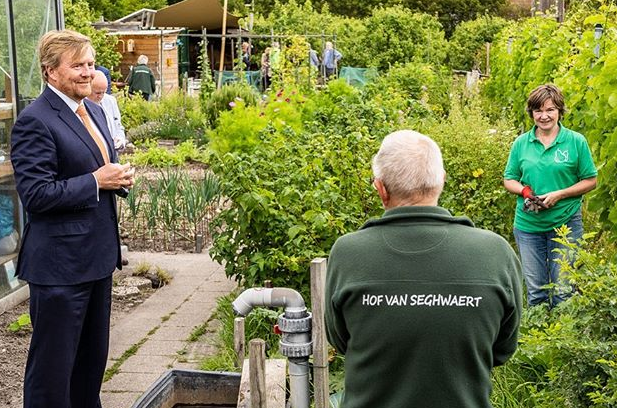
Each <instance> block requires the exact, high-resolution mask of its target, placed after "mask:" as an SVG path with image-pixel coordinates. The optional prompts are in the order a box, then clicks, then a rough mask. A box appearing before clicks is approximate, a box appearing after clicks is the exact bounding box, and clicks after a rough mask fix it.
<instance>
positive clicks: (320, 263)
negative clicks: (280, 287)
mask: <svg viewBox="0 0 617 408" xmlns="http://www.w3.org/2000/svg"><path fill="white" fill-rule="evenodd" d="M326 268H327V260H326V259H325V258H315V259H313V261H312V262H311V305H312V313H313V322H312V325H313V380H314V395H315V408H328V406H329V405H328V404H329V402H328V400H329V398H330V391H329V385H328V342H327V341H326V325H325V320H324V305H325V289H326Z"/></svg>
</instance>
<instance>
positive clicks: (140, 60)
mask: <svg viewBox="0 0 617 408" xmlns="http://www.w3.org/2000/svg"><path fill="white" fill-rule="evenodd" d="M137 63H138V64H147V63H148V57H147V56H146V55H143V54H141V55H140V56H139V57H137Z"/></svg>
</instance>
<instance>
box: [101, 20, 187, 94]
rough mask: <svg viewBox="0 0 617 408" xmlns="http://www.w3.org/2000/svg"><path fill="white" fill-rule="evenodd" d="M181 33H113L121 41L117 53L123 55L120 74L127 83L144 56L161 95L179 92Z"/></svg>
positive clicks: (132, 31)
mask: <svg viewBox="0 0 617 408" xmlns="http://www.w3.org/2000/svg"><path fill="white" fill-rule="evenodd" d="M180 32H181V30H177V29H174V30H160V29H149V30H127V31H122V30H119V31H112V32H109V33H108V35H113V36H116V37H118V44H117V45H116V50H117V51H118V52H119V53H121V54H122V61H121V62H120V66H119V70H120V72H121V74H122V78H123V80H124V81H125V82H126V79H127V78H128V76H129V73H130V71H131V68H132V67H133V66H135V65H137V58H138V57H139V56H140V55H142V54H143V55H145V56H147V57H148V67H150V69H151V70H152V72H153V73H154V77H155V78H156V81H157V88H158V89H160V94H161V95H166V94H168V93H170V92H173V91H175V90H177V89H178V49H177V41H178V34H179V33H180Z"/></svg>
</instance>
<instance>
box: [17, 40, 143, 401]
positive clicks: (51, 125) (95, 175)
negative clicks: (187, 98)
mask: <svg viewBox="0 0 617 408" xmlns="http://www.w3.org/2000/svg"><path fill="white" fill-rule="evenodd" d="M38 55H39V60H40V67H41V74H42V78H43V80H44V81H45V82H46V84H47V86H46V88H45V89H44V90H43V93H42V94H41V95H40V96H39V97H38V98H37V99H36V100H35V101H34V102H32V103H31V104H30V105H28V106H27V107H26V108H25V109H24V110H23V111H22V112H21V113H20V114H19V116H18V118H17V120H16V122H15V125H14V126H13V129H12V133H11V163H12V165H13V169H14V174H15V184H16V189H17V192H18V194H19V198H20V199H21V203H22V205H23V208H24V210H25V212H26V219H27V222H26V225H25V228H24V233H23V240H22V245H21V250H20V253H19V259H18V262H17V267H16V274H17V275H18V276H19V278H20V279H22V280H25V281H26V282H28V284H29V288H30V317H31V319H32V339H31V341H30V350H29V352H28V361H27V363H26V373H25V380H24V408H39V407H58V408H60V407H63V408H66V407H75V408H76V407H79V408H100V407H101V402H100V398H99V392H100V389H101V383H102V380H103V374H104V372H105V365H106V363H107V353H108V347H109V317H110V313H111V287H112V283H113V282H112V274H113V271H114V270H115V268H119V269H121V268H122V265H121V254H120V236H119V232H118V221H117V219H118V216H117V213H116V199H115V195H116V194H123V193H121V192H120V190H123V189H124V190H126V189H128V188H130V187H131V186H132V185H133V178H134V169H131V167H130V164H128V163H127V164H124V165H121V164H118V163H117V155H116V152H115V150H114V149H113V141H112V139H111V136H110V134H109V131H108V129H107V123H106V121H105V114H104V112H103V109H102V108H101V107H100V106H98V105H96V104H95V103H92V102H91V101H90V100H88V99H87V98H86V97H87V96H88V95H90V94H91V93H92V86H91V82H92V78H93V77H94V73H95V69H94V56H95V55H94V48H93V47H92V43H91V41H90V39H89V38H88V37H86V36H84V35H82V34H80V33H77V32H75V31H71V30H61V31H55V30H54V31H50V32H48V33H46V34H45V35H43V36H42V37H41V39H40V40H39V45H38Z"/></svg>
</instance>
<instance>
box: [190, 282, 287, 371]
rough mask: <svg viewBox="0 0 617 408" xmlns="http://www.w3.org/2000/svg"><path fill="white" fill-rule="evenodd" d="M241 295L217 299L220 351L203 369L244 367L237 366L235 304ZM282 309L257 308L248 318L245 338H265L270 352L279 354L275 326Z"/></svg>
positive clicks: (217, 342) (203, 364)
mask: <svg viewBox="0 0 617 408" xmlns="http://www.w3.org/2000/svg"><path fill="white" fill-rule="evenodd" d="M236 296H237V294H235V293H232V294H229V295H226V296H223V297H220V298H219V299H218V300H217V307H216V311H215V312H214V318H215V319H217V320H219V321H220V322H221V328H220V329H219V330H218V338H217V339H216V345H217V346H218V348H217V349H218V352H217V354H216V355H214V356H211V357H207V358H206V359H204V361H202V362H201V364H200V368H201V369H202V370H217V371H218V370H223V371H238V370H241V368H238V367H236V366H235V363H236V361H237V359H236V355H235V352H234V319H235V317H236V316H235V315H234V313H233V308H232V307H231V303H232V302H233V300H234V299H235V297H236ZM281 313H282V311H276V310H272V309H265V308H255V309H253V311H251V313H249V314H248V316H246V317H245V320H244V331H245V340H246V342H247V343H248V342H249V341H250V340H252V339H257V338H259V339H263V340H264V341H265V342H266V350H267V352H268V354H271V355H275V354H277V353H278V349H279V345H278V343H279V340H280V336H279V335H278V334H275V333H274V331H273V330H272V328H273V327H274V325H275V324H276V322H277V318H278V316H279V315H280V314H281Z"/></svg>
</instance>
